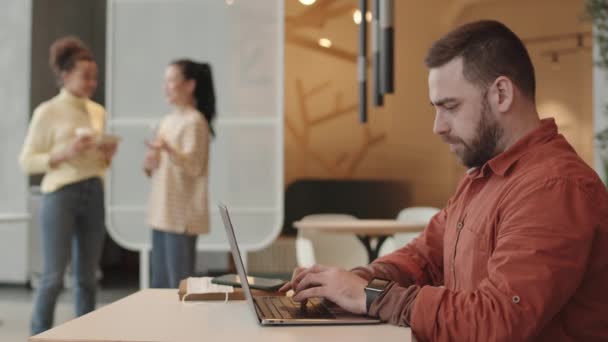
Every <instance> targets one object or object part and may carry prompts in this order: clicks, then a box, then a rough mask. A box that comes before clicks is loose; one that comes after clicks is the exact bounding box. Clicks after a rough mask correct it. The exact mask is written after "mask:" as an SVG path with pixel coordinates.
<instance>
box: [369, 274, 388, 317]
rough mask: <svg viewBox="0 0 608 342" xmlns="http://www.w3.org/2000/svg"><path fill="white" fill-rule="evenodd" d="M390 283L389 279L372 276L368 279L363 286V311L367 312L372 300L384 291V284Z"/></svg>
mask: <svg viewBox="0 0 608 342" xmlns="http://www.w3.org/2000/svg"><path fill="white" fill-rule="evenodd" d="M389 283H390V280H386V279H380V278H373V279H372V280H370V281H369V283H368V284H367V286H366V287H365V311H366V312H367V313H369V308H370V306H372V302H373V301H374V300H375V299H376V298H378V296H380V295H381V294H382V292H384V289H385V288H386V286H387V285H388V284H389Z"/></svg>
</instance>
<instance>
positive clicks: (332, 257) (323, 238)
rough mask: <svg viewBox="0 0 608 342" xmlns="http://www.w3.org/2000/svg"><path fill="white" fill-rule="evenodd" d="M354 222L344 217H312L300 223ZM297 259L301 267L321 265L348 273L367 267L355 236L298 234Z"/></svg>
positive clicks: (307, 232)
mask: <svg viewBox="0 0 608 342" xmlns="http://www.w3.org/2000/svg"><path fill="white" fill-rule="evenodd" d="M356 219H357V218H356V217H354V216H352V215H347V214H313V215H308V216H305V217H303V218H302V221H305V220H306V221H308V220H319V221H329V220H334V221H335V220H356ZM296 259H297V262H298V266H300V267H310V266H312V265H314V264H323V265H330V266H339V267H343V268H346V269H350V268H353V267H356V266H362V265H366V264H367V263H368V261H367V252H366V251H365V247H363V244H362V243H361V242H360V241H359V240H358V239H357V237H356V236H355V235H351V234H340V233H324V232H314V231H305V230H298V236H297V238H296Z"/></svg>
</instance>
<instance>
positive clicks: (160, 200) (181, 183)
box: [147, 111, 210, 235]
mask: <svg viewBox="0 0 608 342" xmlns="http://www.w3.org/2000/svg"><path fill="white" fill-rule="evenodd" d="M157 134H158V135H159V136H160V137H162V138H163V139H164V140H165V141H166V142H167V143H168V144H169V146H171V147H172V148H173V149H174V150H176V151H177V153H176V154H175V155H170V154H169V153H168V152H166V151H163V152H161V154H160V165H159V167H158V168H157V169H156V170H154V171H153V173H152V176H151V189H150V195H149V202H148V213H147V223H148V224H149V225H150V226H151V227H152V228H155V229H158V230H162V231H168V232H174V233H185V234H189V235H197V234H204V233H207V232H209V208H208V206H209V205H208V200H207V187H208V180H207V178H208V171H207V165H208V158H209V142H210V133H209V126H208V124H207V120H205V119H204V118H203V116H202V115H201V114H200V113H199V112H197V111H191V112H188V113H185V114H181V113H179V114H178V113H173V114H169V115H167V116H166V117H165V118H164V119H163V120H162V122H161V124H160V126H159V129H158V133H157Z"/></svg>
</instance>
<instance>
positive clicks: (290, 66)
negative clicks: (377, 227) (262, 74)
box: [285, 0, 592, 207]
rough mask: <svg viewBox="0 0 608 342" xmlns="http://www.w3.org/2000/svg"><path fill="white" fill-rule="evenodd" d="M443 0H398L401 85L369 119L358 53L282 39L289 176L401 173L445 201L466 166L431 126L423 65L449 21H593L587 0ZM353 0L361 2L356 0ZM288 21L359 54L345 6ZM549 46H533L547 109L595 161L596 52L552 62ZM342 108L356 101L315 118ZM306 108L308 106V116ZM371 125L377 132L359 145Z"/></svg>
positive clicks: (528, 27)
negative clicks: (463, 1) (316, 22)
mask: <svg viewBox="0 0 608 342" xmlns="http://www.w3.org/2000/svg"><path fill="white" fill-rule="evenodd" d="M446 1H447V0H429V1H424V6H422V5H421V4H422V1H419V0H400V1H395V4H396V6H395V7H396V8H395V11H396V14H395V17H396V25H395V30H396V32H395V36H396V46H395V49H396V50H395V68H396V70H395V72H396V75H395V82H396V83H395V90H396V92H395V94H392V95H389V96H387V97H385V106H384V107H382V108H380V109H374V108H370V111H369V123H368V124H367V125H361V124H360V123H359V122H358V111H357V109H356V105H357V102H358V99H357V81H356V65H355V64H354V62H350V61H348V60H345V59H339V58H335V57H332V56H330V55H328V54H326V53H320V52H318V51H315V50H312V49H309V48H306V47H303V46H301V45H298V44H294V43H290V41H289V40H288V41H287V42H286V45H285V120H286V127H285V181H286V184H289V183H290V182H292V181H294V180H296V179H300V178H354V179H370V178H371V179H393V180H394V179H397V180H402V181H404V182H408V183H409V184H410V185H411V187H412V190H413V201H414V203H412V204H413V205H432V206H438V207H441V206H443V205H444V204H445V202H446V200H447V198H448V197H449V196H450V194H451V193H452V192H453V190H454V188H455V186H456V184H457V182H458V180H459V179H460V177H461V176H462V173H463V171H464V169H463V168H462V167H461V166H460V165H458V164H457V162H456V160H455V158H454V157H453V156H452V155H451V154H450V153H449V151H448V149H447V147H446V146H445V145H444V144H443V143H442V142H441V141H440V139H438V138H437V137H436V136H434V135H433V133H432V125H433V114H434V112H433V110H432V107H431V106H430V105H429V100H428V89H427V70H426V68H425V67H424V64H423V59H424V55H425V54H426V51H427V49H428V48H429V47H430V45H431V44H432V42H433V41H434V40H435V39H437V38H439V37H440V36H441V35H443V34H444V33H445V32H447V31H448V30H449V29H450V28H453V27H455V26H456V25H458V24H460V23H464V22H467V21H471V20H476V19H480V18H495V19H499V20H502V21H503V22H505V23H506V24H507V25H509V26H510V27H512V28H513V29H514V31H515V32H516V33H518V34H519V35H520V36H522V37H534V36H540V35H551V34H556V33H565V32H571V31H575V30H589V26H588V25H586V24H581V23H580V21H579V18H580V14H581V13H582V0H577V1H568V0H564V1H559V3H560V5H559V6H557V5H555V1H549V0H535V1H524V0H521V1H519V0H513V1H508V2H499V1H480V3H479V4H475V5H473V6H468V7H466V8H464V9H463V11H453V9H454V8H456V9H458V7H456V6H445V4H446ZM350 2H351V3H352V4H353V7H354V6H356V2H355V1H352V0H350ZM469 2H470V1H469ZM474 2H475V1H474ZM340 3H342V4H343V3H347V1H346V0H341V1H340ZM454 3H456V1H454ZM301 7H302V6H301V5H300V4H299V3H298V2H297V1H287V2H286V14H287V16H292V15H297V14H298V13H301V11H302V10H303V9H302V8H301ZM454 13H455V14H456V15H453V14H454ZM539 18H547V24H545V23H543V24H539V23H538V20H539ZM286 29H287V30H288V31H289V30H292V31H290V32H296V33H297V34H299V35H301V36H305V37H308V38H310V39H314V40H316V39H318V38H320V37H328V38H330V39H331V40H332V42H333V45H332V47H333V48H339V49H341V50H347V51H350V52H352V54H353V55H354V54H356V51H357V29H358V27H357V26H356V25H355V24H354V23H353V21H352V18H351V17H350V15H349V14H348V13H346V14H344V15H342V16H337V17H335V18H333V19H329V20H327V21H326V22H325V23H324V25H322V26H315V27H313V26H311V27H302V26H299V27H298V28H294V27H293V25H291V24H290V21H287V23H286ZM557 45H559V46H562V45H564V46H565V45H568V44H567V42H562V43H559V44H557ZM568 46H570V45H568ZM544 48H545V47H544V46H534V47H530V50H531V54H532V58H533V60H534V62H535V65H536V68H537V78H538V83H539V92H538V100H539V101H538V102H539V107H540V110H541V112H542V115H549V114H551V115H556V116H557V117H558V124H560V126H562V127H561V128H562V129H564V131H565V132H566V136H567V137H568V138H569V139H570V140H571V141H572V142H573V145H574V146H575V148H577V150H578V151H579V153H581V154H582V155H583V157H584V159H585V160H587V161H589V162H590V161H591V159H592V137H591V136H592V134H591V132H592V119H591V114H592V111H591V106H592V103H591V60H590V59H591V57H590V54H589V53H579V54H574V55H570V56H564V57H563V58H562V59H561V60H560V66H559V69H557V70H556V69H554V68H553V67H552V66H551V61H550V59H549V58H543V57H542V56H541V53H542V51H544V50H543V49H544ZM537 50H538V51H537ZM368 77H369V76H368ZM298 83H299V84H300V85H301V87H300V89H304V92H306V91H310V90H312V89H314V88H315V86H319V85H321V86H322V88H320V90H319V91H318V92H316V93H312V94H311V95H310V96H308V97H306V98H305V99H304V100H303V98H302V97H301V96H299V94H301V91H299V90H298V85H297V84H298ZM336 108H337V109H341V108H346V109H349V108H350V109H351V110H350V111H346V114H344V115H340V116H338V117H336V118H333V119H331V120H327V121H323V122H321V123H319V124H314V120H315V119H319V118H323V117H325V116H326V115H327V114H328V113H332V111H335V110H336ZM303 113H307V116H306V118H308V119H306V118H305V116H304V115H303ZM307 120H308V122H307ZM366 130H367V133H366ZM366 134H368V135H369V136H371V137H375V138H378V139H379V142H378V143H376V144H374V145H372V146H370V147H369V148H367V149H364V148H362V146H363V145H364V142H365V136H366Z"/></svg>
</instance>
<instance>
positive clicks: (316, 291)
mask: <svg viewBox="0 0 608 342" xmlns="http://www.w3.org/2000/svg"><path fill="white" fill-rule="evenodd" d="M313 297H319V298H324V297H325V287H324V286H317V287H311V288H308V289H306V290H302V291H299V292H296V294H295V295H294V296H293V297H292V299H293V300H295V301H296V302H302V301H305V300H308V298H313Z"/></svg>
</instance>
